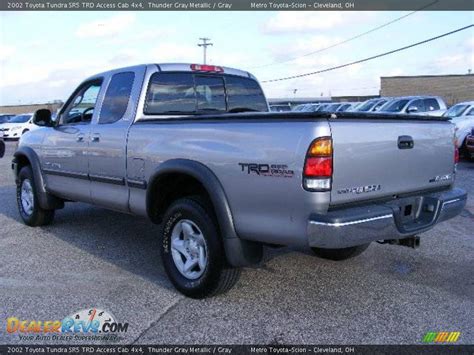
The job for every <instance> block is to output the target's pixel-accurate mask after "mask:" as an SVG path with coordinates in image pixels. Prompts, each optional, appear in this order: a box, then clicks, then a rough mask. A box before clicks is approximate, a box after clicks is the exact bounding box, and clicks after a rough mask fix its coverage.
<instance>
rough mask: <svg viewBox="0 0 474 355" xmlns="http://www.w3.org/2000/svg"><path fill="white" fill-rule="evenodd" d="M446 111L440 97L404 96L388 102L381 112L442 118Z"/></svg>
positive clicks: (381, 108)
mask: <svg viewBox="0 0 474 355" xmlns="http://www.w3.org/2000/svg"><path fill="white" fill-rule="evenodd" d="M446 109H447V107H446V103H445V102H444V100H443V99H442V98H441V97H439V96H404V97H398V98H394V99H393V100H391V101H388V102H387V103H386V104H385V105H383V106H382V107H380V109H379V112H383V113H391V114H423V115H428V116H442V115H443V113H444V112H446Z"/></svg>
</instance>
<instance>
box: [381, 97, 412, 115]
mask: <svg viewBox="0 0 474 355" xmlns="http://www.w3.org/2000/svg"><path fill="white" fill-rule="evenodd" d="M408 101H409V100H407V99H402V100H395V101H392V102H391V103H388V104H387V105H386V106H385V107H382V108H381V109H380V111H383V112H401V111H402V110H403V108H404V107H405V106H406V104H407V103H408Z"/></svg>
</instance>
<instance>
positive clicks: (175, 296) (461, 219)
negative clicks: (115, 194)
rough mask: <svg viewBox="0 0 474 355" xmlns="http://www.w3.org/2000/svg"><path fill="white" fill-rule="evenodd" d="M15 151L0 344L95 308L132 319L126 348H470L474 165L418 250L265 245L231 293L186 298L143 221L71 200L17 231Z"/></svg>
mask: <svg viewBox="0 0 474 355" xmlns="http://www.w3.org/2000/svg"><path fill="white" fill-rule="evenodd" d="M15 144H16V143H13V142H8V143H7V152H6V155H5V157H4V158H3V159H0V260H1V262H0V304H1V307H0V319H1V323H0V343H1V344H14V343H24V341H21V340H20V339H19V337H18V335H17V334H8V333H7V332H6V318H8V317H12V316H14V317H17V318H20V319H28V320H56V319H58V320H60V319H63V318H64V317H65V316H67V315H69V314H72V313H74V312H76V311H78V310H81V309H86V308H90V307H99V308H102V309H106V310H108V311H110V312H111V313H112V314H113V315H114V316H115V318H116V319H117V320H119V321H121V322H128V323H129V329H128V332H127V333H124V334H122V335H121V336H122V337H123V338H122V339H121V340H120V341H119V342H120V343H124V344H125V343H127V344H128V343H137V344H140V343H143V344H151V343H153V344H157V343H167V344H170V343H173V344H192V343H205V344H217V343H224V344H278V343H286V344H288V343H291V344H419V343H421V340H422V338H423V336H424V334H425V333H426V332H428V331H459V332H461V336H460V338H459V341H458V343H463V344H472V343H474V278H473V275H474V263H473V260H474V259H473V255H474V163H472V162H466V161H464V162H462V163H460V165H459V168H458V176H457V185H458V186H460V187H462V188H464V189H467V190H468V192H469V193H470V196H469V199H468V204H467V207H466V209H465V210H464V211H463V212H462V214H461V215H460V216H458V217H456V218H455V219H452V220H450V221H448V222H445V223H443V224H440V225H438V226H436V227H435V228H434V229H433V230H431V231H430V232H428V233H426V234H424V235H423V237H422V239H421V247H420V248H419V249H416V250H413V249H409V248H406V247H400V246H387V245H379V244H376V243H373V244H372V245H371V246H370V247H369V249H368V250H367V251H366V252H365V253H363V254H362V255H360V256H358V257H357V258H354V259H350V260H347V261H343V262H333V261H327V260H322V259H318V258H317V257H314V256H312V255H311V253H310V251H308V250H299V249H289V248H281V249H267V250H266V262H265V263H263V264H262V265H259V266H258V267H254V268H246V269H244V270H243V272H242V275H241V278H240V280H239V282H238V283H237V285H236V286H235V287H234V288H233V289H232V290H231V291H230V292H228V293H227V294H225V295H221V296H219V297H216V298H212V299H206V300H192V299H187V298H185V297H184V296H182V295H181V294H179V293H178V292H177V291H175V290H174V289H173V287H172V285H171V283H170V282H169V281H168V279H167V277H166V275H165V273H164V270H163V268H162V266H161V262H160V258H159V256H158V244H157V233H158V228H157V226H154V225H152V224H150V223H149V222H148V221H147V220H145V219H139V218H135V217H132V216H128V215H124V214H120V213H116V212H111V211H107V210H104V209H99V208H96V207H92V206H89V205H85V204H82V203H75V204H73V203H70V204H67V206H66V208H65V209H63V210H60V211H58V212H57V214H56V219H55V222H54V223H53V224H52V225H51V226H48V227H43V228H36V229H33V228H30V227H27V226H25V225H24V224H22V223H21V222H20V217H19V215H18V213H17V209H16V202H15V186H14V180H13V176H12V174H11V169H10V161H11V155H12V153H13V150H14V146H15ZM33 343H36V344H41V343H50V344H51V343H58V344H60V343H61V342H60V341H58V342H52V341H41V340H38V341H34V342H33ZM89 343H90V342H89Z"/></svg>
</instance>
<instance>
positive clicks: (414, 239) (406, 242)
mask: <svg viewBox="0 0 474 355" xmlns="http://www.w3.org/2000/svg"><path fill="white" fill-rule="evenodd" d="M377 243H379V244H392V245H400V246H404V247H409V248H413V249H416V248H418V247H419V246H420V237H418V236H416V235H414V236H411V237H408V238H403V239H385V240H382V241H377Z"/></svg>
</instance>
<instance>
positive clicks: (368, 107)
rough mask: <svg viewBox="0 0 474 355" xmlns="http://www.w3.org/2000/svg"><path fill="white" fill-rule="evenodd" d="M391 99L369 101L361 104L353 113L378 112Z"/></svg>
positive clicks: (381, 98) (383, 98) (382, 98)
mask: <svg viewBox="0 0 474 355" xmlns="http://www.w3.org/2000/svg"><path fill="white" fill-rule="evenodd" d="M390 100H391V98H389V97H380V98H376V99H369V100H367V101H364V102H362V103H360V104H359V105H358V106H357V107H355V108H354V109H353V110H351V111H357V112H376V111H378V110H379V109H380V108H381V107H382V106H383V105H385V104H386V103H387V102H388V101H390Z"/></svg>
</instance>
